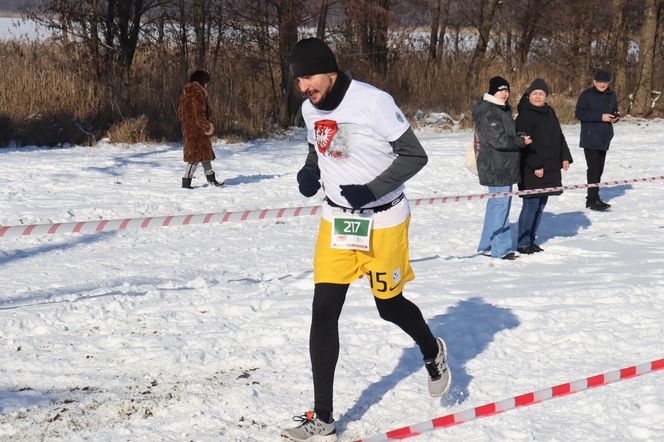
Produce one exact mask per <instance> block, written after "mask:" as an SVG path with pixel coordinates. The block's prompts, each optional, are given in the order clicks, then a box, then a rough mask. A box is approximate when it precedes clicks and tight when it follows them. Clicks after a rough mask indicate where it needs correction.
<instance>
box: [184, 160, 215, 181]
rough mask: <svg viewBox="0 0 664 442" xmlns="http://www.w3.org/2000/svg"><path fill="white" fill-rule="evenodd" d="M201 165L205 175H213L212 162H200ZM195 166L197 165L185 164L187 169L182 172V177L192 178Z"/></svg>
mask: <svg viewBox="0 0 664 442" xmlns="http://www.w3.org/2000/svg"><path fill="white" fill-rule="evenodd" d="M201 164H202V165H203V170H204V171H205V175H212V174H213V173H214V170H212V162H210V161H202V162H201ZM196 166H198V163H187V168H186V169H185V171H184V177H185V178H193V177H194V172H195V171H196Z"/></svg>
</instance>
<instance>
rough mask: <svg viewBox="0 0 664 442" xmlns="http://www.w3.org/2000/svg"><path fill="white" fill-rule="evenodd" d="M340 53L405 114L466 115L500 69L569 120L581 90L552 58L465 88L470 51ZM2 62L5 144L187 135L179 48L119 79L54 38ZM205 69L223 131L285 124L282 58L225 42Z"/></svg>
mask: <svg viewBox="0 0 664 442" xmlns="http://www.w3.org/2000/svg"><path fill="white" fill-rule="evenodd" d="M339 59H340V63H339V64H340V66H342V68H344V69H348V70H350V71H351V73H352V74H353V77H354V78H357V79H359V80H362V81H367V82H369V83H372V84H374V85H376V86H378V87H380V88H383V89H385V90H386V91H388V92H389V93H391V94H392V95H393V96H394V98H395V100H396V102H397V103H398V104H399V106H400V107H401V108H402V109H403V110H404V112H405V113H406V114H407V115H413V114H414V113H415V112H416V111H418V110H421V111H424V112H433V111H435V112H441V111H444V112H447V113H448V114H450V115H451V116H452V117H453V118H455V119H460V117H461V115H466V116H468V115H470V112H471V109H472V105H473V103H474V102H475V101H476V100H477V99H478V98H480V97H481V95H482V93H483V92H484V91H485V90H486V85H487V84H488V79H489V78H490V77H491V76H493V75H502V76H504V77H505V78H507V79H508V80H509V81H510V83H511V85H512V97H511V99H510V102H511V104H512V106H513V107H516V104H517V102H518V100H519V98H520V96H521V94H522V93H523V91H525V89H526V88H527V87H528V85H529V84H530V82H531V81H532V80H533V79H534V78H538V77H541V78H545V79H546V80H547V82H548V83H549V85H550V87H551V89H552V91H553V94H552V97H551V101H550V102H551V104H552V106H553V107H554V108H555V109H556V112H557V113H558V116H559V118H560V120H561V122H563V123H568V122H573V121H575V120H574V105H575V101H576V96H577V94H578V93H579V92H580V90H573V88H571V87H570V86H569V84H567V83H565V80H563V79H560V77H557V78H555V77H554V75H553V74H552V71H551V69H550V68H547V66H546V65H544V64H534V65H529V66H528V67H526V68H525V69H523V70H522V71H520V72H510V70H509V68H508V67H506V66H504V65H502V64H501V63H500V62H499V61H494V62H493V63H492V65H491V66H490V67H489V69H487V71H486V72H485V73H484V74H483V76H482V77H481V78H480V80H479V81H478V82H477V84H475V85H474V86H473V87H471V88H470V89H467V88H465V87H464V86H463V85H464V84H465V83H466V76H467V71H468V65H469V59H468V57H467V56H464V55H459V56H456V57H454V58H453V59H452V58H446V59H444V60H442V61H436V62H431V61H430V60H429V59H428V56H427V54H426V53H424V52H415V53H403V54H395V55H394V58H393V59H392V60H390V68H389V70H388V72H387V73H386V74H385V75H383V76H381V75H378V74H377V73H375V72H374V71H372V70H371V69H370V68H369V67H368V66H367V65H366V63H363V62H362V61H360V60H357V59H353V58H344V55H343V54H340V55H339ZM229 60H232V62H229ZM0 63H2V65H3V69H2V70H0V90H2V91H3V92H2V100H0V145H7V143H9V142H10V141H13V142H14V143H16V145H19V146H21V145H31V144H37V145H58V144H63V143H77V144H85V143H88V144H90V143H94V142H95V141H96V140H98V139H100V138H102V137H105V136H111V138H112V139H114V140H115V141H117V142H122V143H131V142H132V140H137V139H140V140H142V141H143V140H144V141H147V140H152V141H165V140H168V141H173V140H179V139H181V132H180V124H179V121H178V119H177V103H178V100H179V95H180V92H181V90H182V86H183V84H184V83H185V82H186V76H185V75H184V74H183V73H182V70H181V68H180V65H181V64H180V60H179V59H178V56H177V54H176V53H175V51H174V50H173V51H170V53H169V52H166V51H156V50H154V49H149V50H139V52H138V53H137V55H136V58H135V62H134V65H133V70H132V78H133V79H132V81H131V82H130V83H126V82H123V81H122V80H121V79H118V78H110V79H106V80H104V82H102V81H100V80H98V76H97V75H95V73H94V72H93V71H92V69H91V67H90V63H89V56H88V55H87V54H86V53H85V52H82V50H81V49H78V48H75V47H68V48H62V47H61V46H59V45H57V44H56V43H54V42H50V41H46V42H34V41H16V40H13V41H5V42H0ZM275 65H276V64H275ZM207 68H208V69H209V70H210V72H211V74H212V81H211V83H210V88H209V92H210V95H209V102H210V106H211V108H212V110H213V118H212V121H213V123H214V125H215V128H216V135H217V136H220V137H224V138H233V139H250V138H256V137H265V136H268V135H269V134H271V133H274V132H275V131H278V130H279V128H278V127H277V125H276V119H277V118H276V115H275V109H276V108H277V102H278V97H277V96H276V94H277V93H278V92H276V91H275V90H274V88H273V84H275V85H276V86H275V87H277V88H278V84H279V83H278V82H279V74H278V72H277V70H276V67H274V68H273V72H272V73H270V72H269V71H268V70H267V69H266V68H265V67H264V66H263V65H261V64H260V63H259V62H257V61H256V59H254V58H252V57H251V56H247V54H246V53H243V52H240V50H234V49H233V48H226V49H225V53H224V57H223V58H221V59H219V61H218V62H217V63H216V64H215V65H211V66H207ZM270 74H272V75H270ZM552 77H553V78H552ZM273 82H274V83H273ZM576 89H578V88H576ZM139 117H140V118H139ZM137 118H138V119H137ZM462 122H463V124H464V125H465V127H468V126H469V125H471V124H472V121H471V119H470V118H464V119H462Z"/></svg>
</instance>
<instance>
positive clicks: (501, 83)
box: [489, 76, 510, 95]
mask: <svg viewBox="0 0 664 442" xmlns="http://www.w3.org/2000/svg"><path fill="white" fill-rule="evenodd" d="M509 90H510V84H509V83H508V82H507V80H505V79H504V78H503V77H498V76H496V77H493V78H492V79H491V80H489V95H495V94H496V92H498V91H509Z"/></svg>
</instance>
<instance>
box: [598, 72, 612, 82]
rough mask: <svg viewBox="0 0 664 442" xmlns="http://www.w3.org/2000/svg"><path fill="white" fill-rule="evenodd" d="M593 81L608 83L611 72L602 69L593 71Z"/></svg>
mask: <svg viewBox="0 0 664 442" xmlns="http://www.w3.org/2000/svg"><path fill="white" fill-rule="evenodd" d="M595 81H599V82H602V83H608V82H609V81H611V74H609V73H608V72H607V71H605V70H603V69H598V70H597V72H595Z"/></svg>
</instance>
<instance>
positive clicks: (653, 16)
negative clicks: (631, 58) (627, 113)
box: [633, 0, 662, 116]
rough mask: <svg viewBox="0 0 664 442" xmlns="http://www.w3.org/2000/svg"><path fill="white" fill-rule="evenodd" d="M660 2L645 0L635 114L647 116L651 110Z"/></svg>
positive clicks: (635, 95) (660, 0)
mask: <svg viewBox="0 0 664 442" xmlns="http://www.w3.org/2000/svg"><path fill="white" fill-rule="evenodd" d="M661 2H662V0H659V1H658V0H645V9H644V11H643V25H642V26H641V38H640V40H639V72H638V75H639V81H638V84H637V87H636V91H635V93H634V107H633V110H634V112H633V113H634V114H636V115H642V116H647V115H649V114H650V113H651V112H652V106H651V103H652V98H651V93H652V89H653V87H652V86H653V74H654V66H655V43H656V40H657V28H658V26H657V24H658V22H659V17H658V13H659V9H660V5H661Z"/></svg>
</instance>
